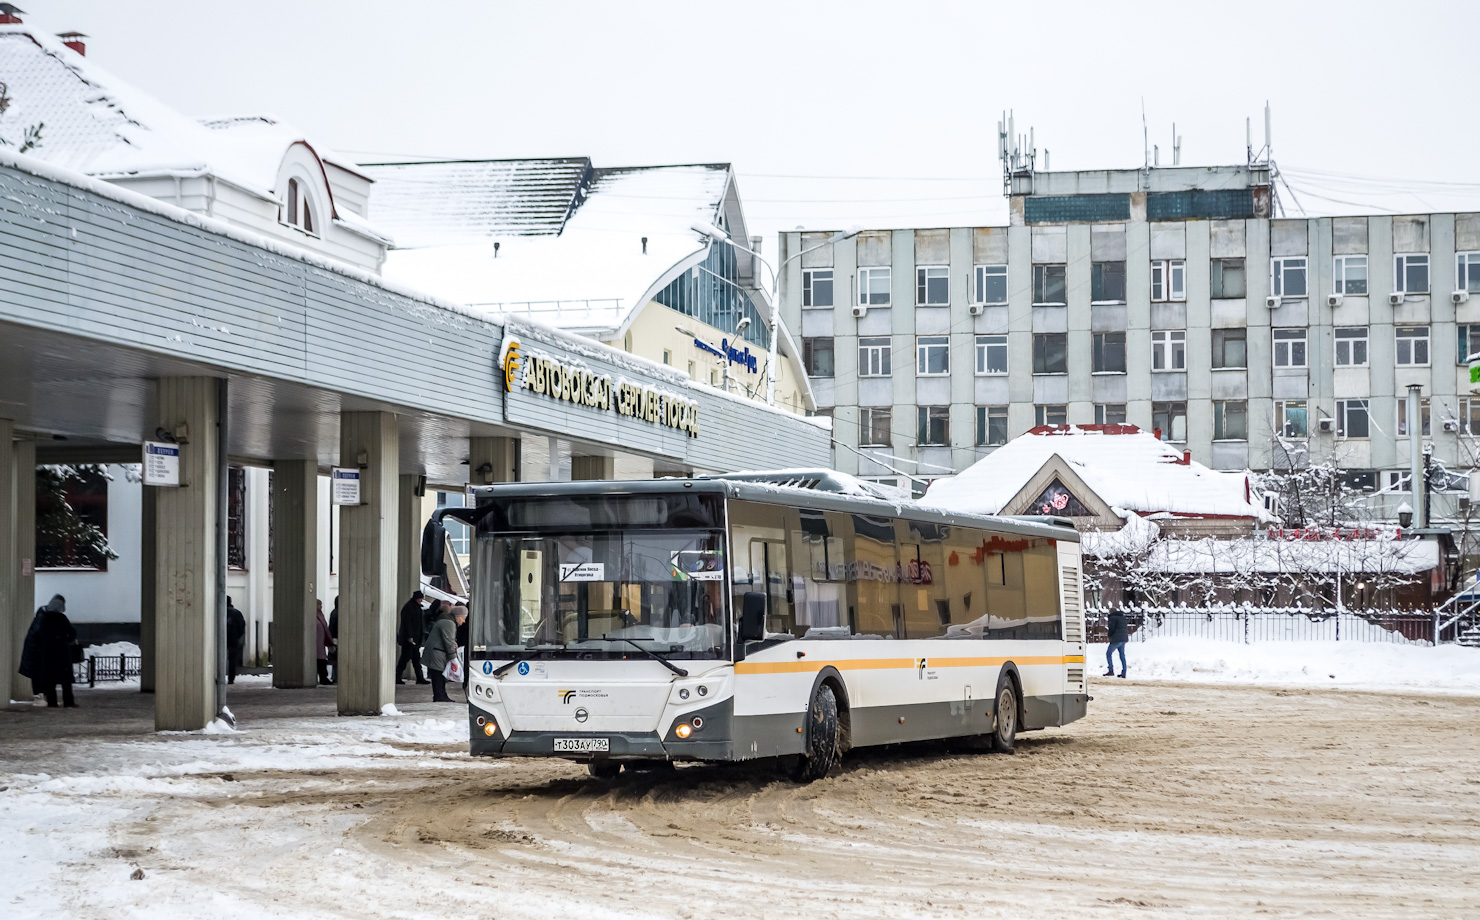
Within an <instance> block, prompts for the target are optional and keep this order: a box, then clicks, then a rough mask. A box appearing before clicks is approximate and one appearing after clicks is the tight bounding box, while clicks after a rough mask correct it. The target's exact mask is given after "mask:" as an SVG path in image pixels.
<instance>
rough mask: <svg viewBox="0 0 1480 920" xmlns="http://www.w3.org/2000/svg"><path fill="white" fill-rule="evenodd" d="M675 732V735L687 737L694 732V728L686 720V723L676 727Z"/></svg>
mask: <svg viewBox="0 0 1480 920" xmlns="http://www.w3.org/2000/svg"><path fill="white" fill-rule="evenodd" d="M673 733H674V734H675V735H677V736H678V737H679V738H687V737H688V736H689V735H692V734H693V733H694V729H693V727H692V726H690V725H689V724H688V723H687V722H685V723H684V724H682V725H680V726H679V727H678V728H675V729H674V730H673Z"/></svg>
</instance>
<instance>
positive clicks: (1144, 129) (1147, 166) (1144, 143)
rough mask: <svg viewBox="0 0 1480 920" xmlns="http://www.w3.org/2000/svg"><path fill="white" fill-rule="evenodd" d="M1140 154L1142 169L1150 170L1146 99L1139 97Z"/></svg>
mask: <svg viewBox="0 0 1480 920" xmlns="http://www.w3.org/2000/svg"><path fill="white" fill-rule="evenodd" d="M1141 146H1142V148H1144V149H1143V150H1142V151H1141V152H1142V153H1143V154H1145V166H1144V167H1143V168H1144V169H1148V170H1149V169H1150V168H1151V131H1150V129H1148V128H1147V127H1146V97H1145V96H1142V97H1141Z"/></svg>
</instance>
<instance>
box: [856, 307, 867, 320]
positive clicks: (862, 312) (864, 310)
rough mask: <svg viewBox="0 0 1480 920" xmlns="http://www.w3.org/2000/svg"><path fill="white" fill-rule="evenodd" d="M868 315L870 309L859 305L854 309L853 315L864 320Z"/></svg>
mask: <svg viewBox="0 0 1480 920" xmlns="http://www.w3.org/2000/svg"><path fill="white" fill-rule="evenodd" d="M867 313H868V307H866V306H864V305H863V304H859V305H858V306H856V307H854V308H853V315H854V316H857V317H859V318H862V317H863V316H864V315H865V314H867Z"/></svg>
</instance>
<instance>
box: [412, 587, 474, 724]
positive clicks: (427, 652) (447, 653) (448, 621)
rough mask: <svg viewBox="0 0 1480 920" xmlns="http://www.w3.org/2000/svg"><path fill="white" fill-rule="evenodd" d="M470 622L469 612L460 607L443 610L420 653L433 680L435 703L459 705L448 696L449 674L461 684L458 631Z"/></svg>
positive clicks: (428, 674)
mask: <svg viewBox="0 0 1480 920" xmlns="http://www.w3.org/2000/svg"><path fill="white" fill-rule="evenodd" d="M467 618H468V608H466V607H464V606H462V605H461V604H459V605H457V606H456V607H453V608H451V609H448V610H444V611H443V612H442V615H441V616H439V617H437V619H436V620H435V621H434V622H433V623H432V628H431V631H430V632H428V633H427V638H426V644H425V645H423V646H422V649H421V662H422V664H424V665H426V667H427V676H428V677H430V678H431V679H432V702H434V703H452V702H456V701H455V700H453V699H452V697H450V696H448V695H447V679H448V678H447V671H448V670H449V669H450V670H452V672H453V673H454V674H455V675H456V679H458V680H460V679H461V677H462V672H461V666H462V661H461V659H459V658H458V649H457V627H458V625H459V624H460V623H461V622H462V621H463V620H466V619H467Z"/></svg>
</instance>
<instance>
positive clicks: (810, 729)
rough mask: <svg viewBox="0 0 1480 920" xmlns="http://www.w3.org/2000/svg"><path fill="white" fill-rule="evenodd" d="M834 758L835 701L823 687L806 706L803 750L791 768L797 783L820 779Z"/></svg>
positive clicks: (836, 716)
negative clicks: (805, 737)
mask: <svg viewBox="0 0 1480 920" xmlns="http://www.w3.org/2000/svg"><path fill="white" fill-rule="evenodd" d="M837 759H838V698H837V695H836V694H834V693H833V688H832V687H830V686H828V685H827V684H823V685H822V686H820V687H818V688H817V690H816V692H814V693H813V694H812V705H811V706H809V707H807V749H806V751H805V752H803V754H802V756H801V757H798V758H797V761H796V763H795V764H794V765H793V766H792V768H791V771H790V772H791V777H792V779H794V780H796V781H797V782H801V783H810V782H812V781H814V780H819V779H822V778H823V777H824V776H826V775H827V771H828V770H831V769H832V766H833V764H834V763H836V762H837Z"/></svg>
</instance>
